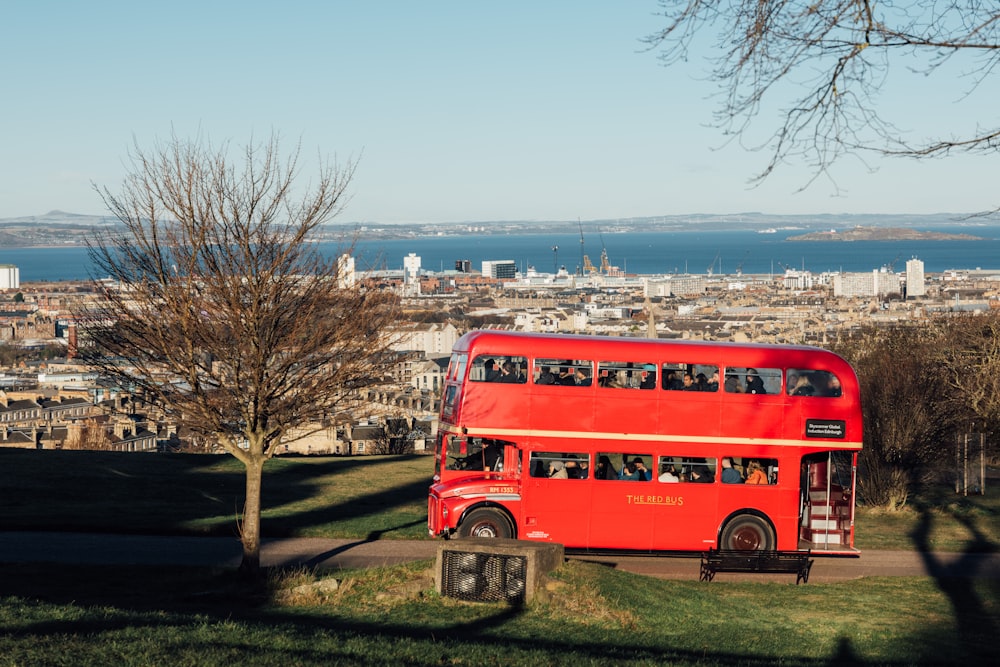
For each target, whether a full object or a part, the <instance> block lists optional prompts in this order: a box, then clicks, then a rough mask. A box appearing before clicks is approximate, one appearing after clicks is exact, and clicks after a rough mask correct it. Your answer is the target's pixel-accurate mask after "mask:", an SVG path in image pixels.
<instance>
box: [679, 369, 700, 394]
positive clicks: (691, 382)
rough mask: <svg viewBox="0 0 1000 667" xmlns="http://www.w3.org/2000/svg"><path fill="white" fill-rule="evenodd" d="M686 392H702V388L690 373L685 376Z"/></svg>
mask: <svg viewBox="0 0 1000 667" xmlns="http://www.w3.org/2000/svg"><path fill="white" fill-rule="evenodd" d="M683 389H684V391H701V387H699V386H698V383H697V382H696V381H695V379H694V376H693V375H691V374H690V373H685V374H684V387H683Z"/></svg>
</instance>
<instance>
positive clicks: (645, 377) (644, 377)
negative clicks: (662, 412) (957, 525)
mask: <svg viewBox="0 0 1000 667" xmlns="http://www.w3.org/2000/svg"><path fill="white" fill-rule="evenodd" d="M639 377H640V378H641V381H640V382H639V389H656V371H650V370H645V371H642V373H641V374H640V376H639Z"/></svg>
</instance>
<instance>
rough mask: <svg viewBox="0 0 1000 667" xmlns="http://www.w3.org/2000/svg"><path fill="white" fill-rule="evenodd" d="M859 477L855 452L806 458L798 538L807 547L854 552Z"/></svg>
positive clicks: (802, 478)
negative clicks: (855, 501)
mask: <svg viewBox="0 0 1000 667" xmlns="http://www.w3.org/2000/svg"><path fill="white" fill-rule="evenodd" d="M856 474H857V453H856V452H853V451H831V452H821V453H819V454H812V455H809V456H806V457H803V459H802V468H801V503H800V506H801V518H800V523H801V531H800V535H799V537H800V541H801V542H805V543H808V548H811V549H812V550H813V551H837V552H843V551H853V547H854V496H855V494H854V487H855V482H856ZM803 546H805V545H803Z"/></svg>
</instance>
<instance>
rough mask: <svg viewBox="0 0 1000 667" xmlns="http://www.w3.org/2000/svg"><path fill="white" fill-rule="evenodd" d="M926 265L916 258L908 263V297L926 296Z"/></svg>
mask: <svg viewBox="0 0 1000 667" xmlns="http://www.w3.org/2000/svg"><path fill="white" fill-rule="evenodd" d="M926 294H927V286H926V284H925V283H924V263H923V262H922V261H921V260H919V259H917V258H916V257H914V258H913V259H911V260H908V261H907V262H906V296H907V297H911V296H925V295H926Z"/></svg>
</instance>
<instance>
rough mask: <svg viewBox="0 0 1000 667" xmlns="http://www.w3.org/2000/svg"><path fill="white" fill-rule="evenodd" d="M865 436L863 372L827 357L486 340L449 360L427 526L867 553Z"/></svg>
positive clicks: (582, 543) (631, 542)
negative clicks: (860, 474) (858, 516)
mask: <svg viewBox="0 0 1000 667" xmlns="http://www.w3.org/2000/svg"><path fill="white" fill-rule="evenodd" d="M861 440H862V424H861V405H860V401H859V395H858V382H857V378H856V376H855V374H854V371H853V370H852V369H851V367H850V366H849V365H848V364H847V362H846V361H844V360H843V359H841V358H840V357H839V356H837V355H835V354H833V353H832V352H829V351H826V350H823V349H819V348H815V347H807V346H786V345H758V344H735V343H709V342H687V341H669V342H668V341H657V340H646V339H630V338H609V337H600V336H567V335H536V334H519V333H507V332H496V331H485V330H484V331H473V332H471V333H468V334H466V335H464V336H463V337H462V338H461V339H460V340H459V341H458V342H457V344H456V345H455V348H454V350H453V352H452V356H451V360H450V363H449V366H448V373H447V377H446V380H445V384H444V390H443V396H442V401H441V415H440V429H439V435H438V439H437V445H436V466H435V475H434V480H433V483H432V485H431V487H430V494H429V501H428V529H429V531H430V533H431V534H432V535H435V536H446V537H447V536H452V535H458V536H480V537H512V538H518V539H526V540H540V541H551V542H558V543H561V544H563V545H564V546H565V547H566V548H568V549H575V550H593V551H605V550H609V551H611V550H613V551H636V552H657V551H704V550H707V549H710V548H715V549H743V550H756V549H761V550H781V551H796V550H812V551H813V552H816V551H827V552H830V553H841V554H844V553H851V554H853V553H857V552H856V550H855V549H854V508H855V504H854V498H855V493H854V490H855V482H856V469H857V456H858V452H859V451H860V450H861Z"/></svg>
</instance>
